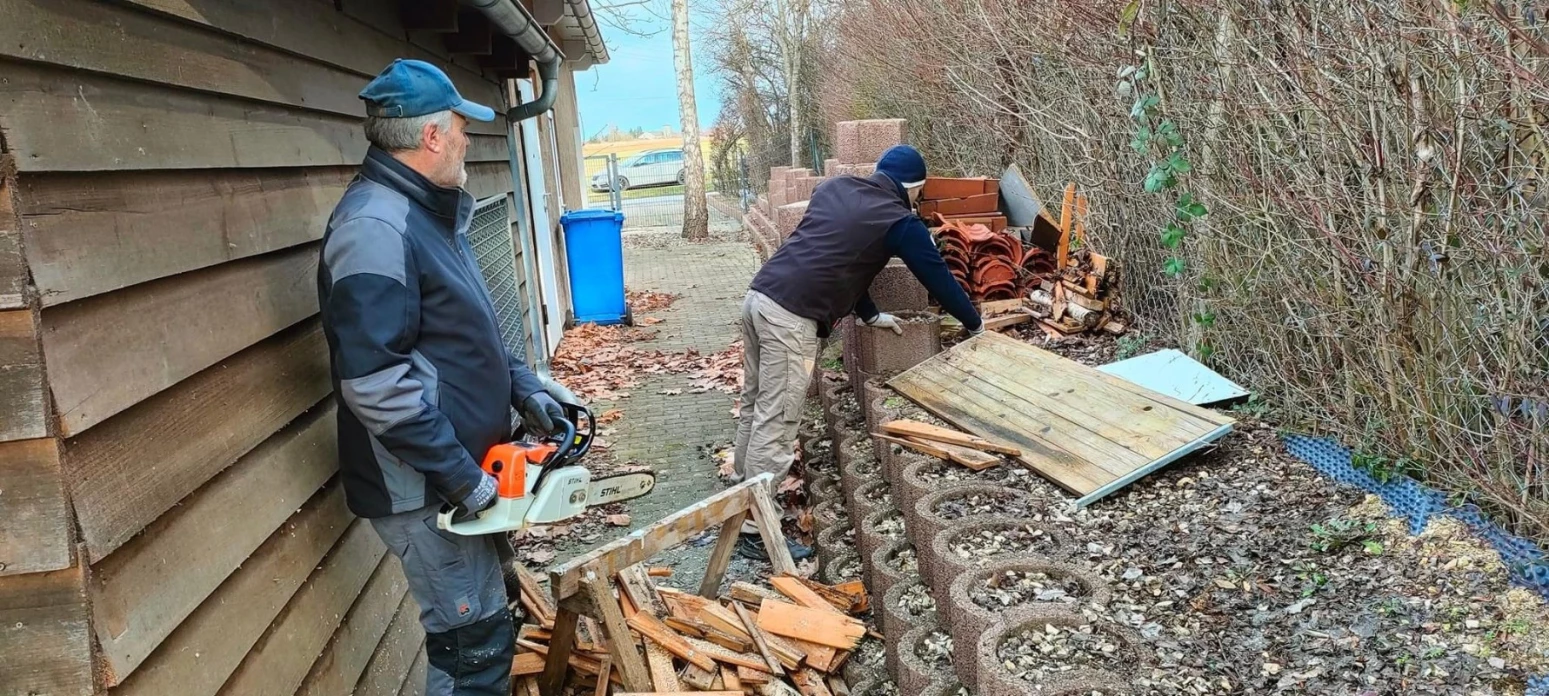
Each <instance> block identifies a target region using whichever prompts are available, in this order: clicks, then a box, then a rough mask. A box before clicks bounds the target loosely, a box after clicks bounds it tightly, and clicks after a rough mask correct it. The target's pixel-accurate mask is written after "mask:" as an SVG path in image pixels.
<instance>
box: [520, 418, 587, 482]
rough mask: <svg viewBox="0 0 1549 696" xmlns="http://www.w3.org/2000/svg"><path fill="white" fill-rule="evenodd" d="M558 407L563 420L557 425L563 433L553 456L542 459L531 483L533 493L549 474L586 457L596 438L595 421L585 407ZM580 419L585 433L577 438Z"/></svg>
mask: <svg viewBox="0 0 1549 696" xmlns="http://www.w3.org/2000/svg"><path fill="white" fill-rule="evenodd" d="M560 407H561V408H563V409H565V418H562V419H559V424H560V425H562V426H563V428H564V432H563V433H561V434H560V437H559V441H558V442H556V443H555V445H556V447H557V448H556V449H555V450H554V452H553V454H550V455H549V456H547V457H545V458H544V460H543V463H542V465H541V466H542V468H541V470H539V471H538V478H537V479H534V480H533V482H532V490H534V491H536V490H538V488H539V486H542V485H543V480H544V479H546V478H548V475H549V472H551V471H554V470H555V469H560V468H563V467H565V466H567V465H569V464H570V463H571V462H575V461H579V460H580V459H581V457H584V456H586V453H587V452H590V451H591V449H592V440H593V439H595V438H596V437H597V421H596V419H594V418H592V412H591V411H588V410H586V407H585V406H581V405H580V404H560ZM582 417H585V418H586V432H585V433H584V434H580V435H579V436H578V434H577V431H576V423H577V422H579V421H580V420H581V418H582ZM544 439H545V440H550V439H553V436H550V437H548V438H544Z"/></svg>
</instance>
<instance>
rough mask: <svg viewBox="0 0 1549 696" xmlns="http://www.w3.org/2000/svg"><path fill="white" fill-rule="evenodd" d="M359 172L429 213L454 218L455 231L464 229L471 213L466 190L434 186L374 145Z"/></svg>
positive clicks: (470, 201)
mask: <svg viewBox="0 0 1549 696" xmlns="http://www.w3.org/2000/svg"><path fill="white" fill-rule="evenodd" d="M360 172H361V175H363V176H365V177H366V178H367V179H370V180H372V181H375V182H376V183H378V184H381V185H383V186H386V187H388V188H390V189H393V190H394V191H397V192H399V193H401V194H403V195H404V196H405V197H407V198H408V199H409V200H411V201H414V203H415V204H416V205H418V206H420V207H421V208H424V209H425V210H426V211H427V212H429V213H430V214H432V215H435V216H437V217H441V218H446V219H448V220H452V221H454V225H455V226H454V227H453V230H455V231H456V232H462V231H463V229H464V228H465V227H466V226H467V223H468V222H469V218H470V217H471V216H472V214H473V196H472V195H471V194H469V193H468V192H467V191H464V190H462V189H460V188H446V187H445V186H437V185H435V184H433V183H431V182H430V180H429V179H426V178H425V176H424V175H423V174H420V173H419V172H417V171H414V170H413V169H412V168H410V167H409V165H407V164H404V163H403V162H400V161H398V158H396V157H393V156H392V155H390V154H388V153H387V151H386V150H383V149H381V148H378V147H376V146H375V145H373V146H371V148H370V149H369V150H367V151H366V161H365V162H363V163H361V167H360Z"/></svg>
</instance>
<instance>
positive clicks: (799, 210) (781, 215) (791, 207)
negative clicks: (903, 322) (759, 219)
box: [775, 201, 940, 325]
mask: <svg viewBox="0 0 1549 696" xmlns="http://www.w3.org/2000/svg"><path fill="white" fill-rule="evenodd" d="M806 214H807V202H806V201H801V202H799V203H789V204H786V205H782V206H780V207H779V208H776V209H775V228H776V229H777V230H778V231H779V233H780V241H782V242H783V241H785V240H787V239H790V237H791V234H792V233H794V232H795V231H796V226H797V225H800V224H801V218H802V216H803V215H806ZM939 323H940V322H938V325H939Z"/></svg>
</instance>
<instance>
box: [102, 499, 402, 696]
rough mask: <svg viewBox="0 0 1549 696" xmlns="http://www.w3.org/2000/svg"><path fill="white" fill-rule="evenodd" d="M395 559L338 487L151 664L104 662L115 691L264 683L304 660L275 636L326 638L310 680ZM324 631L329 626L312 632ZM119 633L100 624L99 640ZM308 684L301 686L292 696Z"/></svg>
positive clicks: (306, 662)
mask: <svg viewBox="0 0 1549 696" xmlns="http://www.w3.org/2000/svg"><path fill="white" fill-rule="evenodd" d="M336 542H337V543H336ZM386 552H387V547H386V546H384V545H383V544H382V540H381V538H380V537H378V536H377V535H376V532H375V531H373V530H372V529H371V525H370V524H368V523H365V522H362V521H355V522H353V523H352V522H351V516H350V514H349V509H348V508H347V507H346V506H345V504H344V490H343V488H342V487H341V486H339V485H338V484H337V483H334V484H331V485H330V486H329V487H328V488H326V489H324V490H323V491H322V492H320V493H318V494H317V495H316V496H314V497H313V498H312V500H309V501H307V503H306V504H305V505H303V506H302V507H301V510H300V511H299V512H297V513H296V514H295V515H293V516H292V517H291V519H290V520H288V521H287V522H286V523H285V525H284V526H283V527H281V528H280V529H277V530H275V531H274V533H273V534H271V535H269V539H268V540H267V541H265V542H264V543H263V545H262V546H260V547H258V550H257V551H255V552H253V554H252V556H250V557H249V558H248V559H247V561H245V562H244V563H243V564H242V567H241V568H240V569H238V570H237V571H236V572H235V573H232V574H231V577H229V578H227V579H226V581H225V582H223V583H221V586H220V588H219V589H217V590H216V592H215V593H214V594H212V595H211V596H210V597H209V598H207V599H206V600H205V601H204V602H203V603H201V604H200V605H199V607H198V609H196V610H194V612H193V613H192V614H190V615H189V616H188V617H187V618H185V619H184V620H183V621H182V622H181V623H180V624H178V626H177V629H176V630H174V631H173V632H172V634H171V635H169V636H167V637H166V639H165V640H162V641H161V642H160V644H159V645H158V646H156V648H157V649H156V650H155V651H154V652H152V653H150V655H149V656H146V655H145V654H144V653H127V652H125V653H104V654H103V663H104V665H105V666H106V667H107V669H108V670H110V674H109V678H108V679H107V683H108V685H110V686H111V685H115V684H116V685H117V686H118V688H117V689H115V690H114V694H115V695H116V696H153V695H160V694H170V693H176V694H186V695H188V696H210V695H212V694H215V693H217V692H218V691H220V690H221V688H222V685H223V684H229V685H232V686H235V685H237V684H239V683H241V682H243V681H249V682H251V683H255V684H256V683H261V682H262V681H263V680H264V679H267V678H268V677H269V674H268V671H267V670H268V669H270V668H274V669H277V670H278V671H279V672H280V673H284V672H285V671H286V670H285V668H286V667H288V666H289V662H288V661H289V660H291V659H294V653H285V655H284V656H281V655H279V654H278V653H280V652H284V648H283V646H281V645H280V644H278V643H277V642H276V643H275V644H274V645H273V647H272V648H271V647H268V646H270V644H271V642H273V641H271V640H269V639H268V638H267V637H266V636H275V635H284V636H287V637H289V636H290V635H291V634H292V632H296V633H298V634H310V635H314V636H317V638H316V641H315V643H314V644H313V647H312V648H311V651H310V652H305V651H303V652H302V653H301V654H303V655H306V656H307V657H305V658H303V659H302V660H301V662H302V664H301V666H300V667H299V669H300V670H305V669H306V668H307V667H308V666H310V665H311V660H312V658H313V657H315V656H316V655H317V653H318V651H320V650H322V647H323V645H324V643H325V642H326V641H327V639H328V636H329V635H331V634H332V633H333V629H334V627H335V626H337V622H338V617H339V616H340V615H341V614H342V611H343V610H344V609H345V608H347V607H348V606H349V602H350V600H352V599H353V598H354V597H355V596H356V595H358V594H359V593H360V588H361V587H362V586H364V585H365V584H366V581H367V579H369V577H370V576H371V573H372V571H373V570H374V569H375V568H376V567H377V565H378V562H379V561H380V560H381V559H382V556H383V555H385V554H386ZM325 555H326V556H327V558H326V560H325V559H324V556H325ZM319 562H322V564H323V565H322V567H321V568H318V563H319ZM308 578H310V579H311V582H307V580H308ZM298 590H299V591H298ZM298 607H299V608H298ZM326 618H331V619H332V621H331V622H330V621H326V620H325V619H326ZM319 621H321V622H323V623H324V625H322V626H318V627H316V628H315V630H310V631H309V630H303V629H304V628H305V624H307V623H308V622H319ZM282 624H285V626H283V627H282V626H281V625H282ZM111 628H112V627H110V626H107V625H105V624H103V623H97V624H96V629H97V632H98V634H99V639H100V636H101V635H102V634H104V633H107V632H108V631H110V630H111ZM109 635H111V634H109ZM280 642H284V641H283V640H281V641H280ZM244 674H245V675H246V676H245V677H244V676H242V675H244ZM302 674H304V672H303V673H302ZM302 674H296V675H295V676H294V681H292V686H291V690H292V691H294V690H295V685H296V684H298V683H299V682H300V680H301V676H302Z"/></svg>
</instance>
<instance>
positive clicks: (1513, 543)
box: [1284, 435, 1549, 696]
mask: <svg viewBox="0 0 1549 696" xmlns="http://www.w3.org/2000/svg"><path fill="white" fill-rule="evenodd" d="M1284 440H1285V448H1286V451H1288V452H1290V453H1291V455H1292V456H1294V457H1296V458H1297V459H1300V460H1302V461H1304V462H1307V463H1308V464H1310V465H1312V467H1313V468H1314V469H1317V470H1318V471H1319V472H1321V473H1322V474H1323V475H1324V476H1327V477H1329V478H1332V479H1334V480H1335V481H1338V482H1340V483H1344V484H1348V485H1352V486H1355V487H1357V488H1360V489H1361V490H1364V491H1366V492H1368V493H1372V494H1374V495H1376V496H1377V497H1379V498H1382V501H1383V502H1385V503H1387V504H1388V507H1389V508H1390V509H1391V510H1393V512H1394V513H1395V514H1397V515H1399V516H1402V517H1404V518H1406V519H1408V520H1409V532H1410V533H1411V534H1419V533H1420V532H1421V531H1422V530H1424V529H1425V525H1426V524H1428V523H1429V522H1430V520H1431V518H1433V517H1436V516H1437V515H1446V516H1449V517H1453V518H1455V519H1457V520H1459V521H1461V522H1463V523H1464V524H1466V525H1468V527H1469V529H1471V530H1473V531H1474V533H1475V534H1478V535H1479V536H1480V537H1482V538H1484V540H1485V541H1487V542H1489V544H1490V546H1492V547H1494V548H1495V550H1496V551H1497V552H1498V553H1500V555H1501V561H1502V562H1504V563H1505V564H1506V567H1507V568H1508V569H1509V570H1510V571H1511V580H1512V582H1513V583H1516V584H1518V585H1521V586H1522V587H1526V588H1528V589H1530V590H1532V591H1534V592H1537V593H1538V595H1539V596H1540V597H1543V598H1544V599H1545V600H1549V554H1546V553H1544V550H1543V549H1541V548H1538V545H1537V544H1534V543H1533V542H1531V541H1528V540H1527V539H1523V538H1522V537H1519V536H1516V535H1513V534H1510V533H1508V532H1507V531H1506V530H1504V529H1501V528H1500V527H1499V526H1497V525H1496V524H1495V523H1494V522H1491V521H1490V519H1489V518H1488V517H1486V516H1485V515H1484V513H1483V512H1481V511H1480V510H1479V508H1478V507H1476V506H1474V505H1472V504H1464V505H1454V504H1452V503H1451V502H1449V501H1448V500H1447V496H1446V494H1444V493H1441V492H1440V491H1435V490H1432V489H1430V488H1427V487H1426V486H1425V484H1422V483H1420V482H1419V481H1416V480H1414V479H1412V478H1409V477H1402V478H1399V479H1397V480H1393V481H1388V482H1386V483H1384V482H1382V481H1378V480H1377V478H1376V477H1374V476H1372V475H1371V474H1370V473H1368V472H1366V471H1363V470H1361V469H1358V468H1356V467H1355V465H1354V464H1353V463H1352V457H1351V452H1350V450H1349V449H1347V448H1345V447H1343V446H1341V445H1340V444H1339V443H1338V442H1335V441H1334V440H1333V439H1332V438H1327V437H1312V436H1310V435H1286V436H1285V437H1284ZM1527 696H1549V675H1545V676H1538V677H1533V678H1531V679H1529V680H1528V690H1527Z"/></svg>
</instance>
